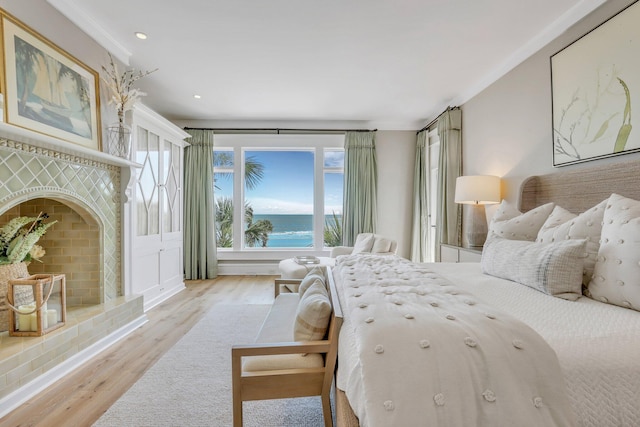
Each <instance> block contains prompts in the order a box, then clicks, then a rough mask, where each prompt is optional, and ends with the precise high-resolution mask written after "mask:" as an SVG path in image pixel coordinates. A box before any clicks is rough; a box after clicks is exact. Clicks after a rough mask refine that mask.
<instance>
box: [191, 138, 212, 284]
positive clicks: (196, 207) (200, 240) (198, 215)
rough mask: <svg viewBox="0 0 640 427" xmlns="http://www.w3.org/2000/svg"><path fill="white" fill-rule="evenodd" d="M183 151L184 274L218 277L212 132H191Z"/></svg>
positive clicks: (197, 277) (194, 277) (202, 277)
mask: <svg viewBox="0 0 640 427" xmlns="http://www.w3.org/2000/svg"><path fill="white" fill-rule="evenodd" d="M187 132H188V133H190V134H191V136H192V137H191V138H190V140H189V141H188V142H189V144H191V145H189V146H187V147H185V151H184V192H183V193H184V273H185V278H186V279H190V280H192V279H213V278H215V277H216V276H217V275H218V260H217V254H216V232H215V229H216V227H215V199H214V195H213V186H214V182H213V131H210V130H204V129H189V130H187Z"/></svg>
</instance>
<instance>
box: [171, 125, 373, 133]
mask: <svg viewBox="0 0 640 427" xmlns="http://www.w3.org/2000/svg"><path fill="white" fill-rule="evenodd" d="M183 129H184V130H212V131H233V132H241V131H247V132H265V131H268V132H276V133H277V134H279V133H280V132H376V131H377V130H378V129H373V130H371V129H286V128H284V129H283V128H194V127H186V126H185V127H184V128H183Z"/></svg>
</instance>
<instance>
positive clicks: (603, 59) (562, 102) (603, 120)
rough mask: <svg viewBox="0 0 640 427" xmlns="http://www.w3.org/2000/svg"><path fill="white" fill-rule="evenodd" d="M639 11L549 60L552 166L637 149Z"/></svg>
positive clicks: (639, 130)
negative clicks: (636, 112) (550, 74)
mask: <svg viewBox="0 0 640 427" xmlns="http://www.w3.org/2000/svg"><path fill="white" fill-rule="evenodd" d="M639 21H640V6H639V5H638V3H635V4H634V5H632V6H630V7H629V8H627V9H626V10H624V11H623V12H621V13H620V14H618V15H616V16H615V17H613V18H612V19H611V20H609V21H607V22H605V23H604V24H602V25H601V26H600V27H598V28H596V29H595V30H593V31H592V32H590V33H588V34H587V35H585V36H584V37H582V38H581V39H579V40H577V41H576V42H574V43H573V44H571V45H569V46H567V47H566V48H565V49H563V50H561V51H560V52H558V53H557V54H555V55H554V56H552V57H551V70H552V91H553V164H554V166H563V165H566V164H571V163H576V162H582V161H587V160H592V159H595V158H599V157H607V156H612V155H617V154H624V153H627V152H631V151H636V150H640V118H639V117H640V116H638V115H637V114H636V115H635V116H634V115H633V107H634V106H635V107H636V108H640V107H639V106H640V56H639V55H637V50H638V44H639V43H640V26H639V25H637V24H636V23H637V22H639Z"/></svg>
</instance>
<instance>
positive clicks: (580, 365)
mask: <svg viewBox="0 0 640 427" xmlns="http://www.w3.org/2000/svg"><path fill="white" fill-rule="evenodd" d="M365 259H367V258H366V257H362V258H361V260H365ZM372 259H375V258H372ZM354 261H355V260H349V259H344V261H343V262H344V264H343V265H340V264H341V263H339V266H338V267H337V268H336V269H335V270H334V277H335V278H336V283H337V285H338V287H339V288H341V294H340V301H341V304H342V305H343V309H344V308H345V306H351V307H356V308H357V307H358V305H357V304H359V303H354V301H355V300H359V299H361V298H363V297H364V294H363V295H361V296H360V297H355V294H356V293H358V292H356V291H354V288H353V287H352V286H350V285H352V284H353V281H352V280H349V277H350V276H351V274H349V271H350V269H351V268H352V267H353V266H349V265H347V264H350V263H352V262H354ZM394 262H397V261H394ZM385 264H386V261H380V265H378V266H366V264H364V265H365V266H366V267H364V270H366V271H364V272H362V271H361V272H360V274H361V275H362V282H361V284H362V286H360V285H356V286H359V288H355V289H361V288H362V287H366V286H367V285H365V283H366V282H369V283H371V282H373V283H374V285H373V286H372V287H371V289H373V290H375V289H377V290H378V293H380V292H379V291H380V290H385V289H399V290H400V289H403V286H404V285H400V284H399V283H398V282H397V280H398V279H400V280H402V279H401V278H402V276H403V275H405V277H406V275H407V274H409V273H406V272H402V271H403V269H404V267H402V268H401V267H399V266H389V265H385ZM402 264H406V267H409V266H410V265H411V264H410V263H408V262H406V261H403V262H402ZM415 266H417V270H418V271H417V272H416V273H411V274H412V275H416V277H417V276H418V275H424V276H431V277H434V278H435V277H440V278H438V279H431V281H434V280H435V282H434V283H435V286H436V287H437V288H442V286H439V285H438V282H442V283H448V284H449V285H447V286H444V288H445V289H451V290H453V289H454V288H455V290H453V292H456V293H457V295H452V294H451V293H449V294H446V291H445V295H442V294H436V295H435V296H434V298H435V297H437V298H447V299H458V300H461V301H462V304H465V302H464V301H474V302H475V304H474V305H473V306H470V307H471V308H475V309H478V308H479V309H480V311H481V312H490V313H493V314H496V313H498V314H499V315H500V317H501V318H502V316H506V317H512V318H517V319H519V320H520V321H522V322H524V323H525V324H526V325H528V327H530V328H532V329H533V330H534V331H535V332H536V333H537V334H539V336H541V337H542V338H544V341H546V343H547V344H549V346H550V347H551V348H552V349H553V351H554V352H555V354H556V355H557V361H558V362H559V369H560V370H561V374H558V372H557V371H556V369H557V368H558V366H557V365H555V363H558V362H555V360H554V361H553V362H552V363H549V362H548V361H545V362H543V363H540V364H539V365H540V366H539V365H536V366H538V368H540V369H542V372H539V374H540V375H542V376H543V377H544V378H548V377H549V376H550V375H551V376H553V375H556V376H557V378H556V379H560V380H561V381H560V382H561V383H562V384H561V386H557V385H555V386H554V387H556V386H557V387H559V388H558V389H557V390H562V391H563V392H565V391H566V394H564V393H560V394H556V395H555V396H553V395H549V394H546V391H545V392H544V393H543V392H536V393H533V394H535V395H536V397H540V398H541V400H538V401H537V402H539V403H543V404H544V405H545V406H544V408H545V409H549V410H551V409H552V408H551V407H549V406H546V405H553V407H555V405H559V407H558V411H562V408H564V406H563V402H567V401H568V404H569V405H570V411H571V414H569V415H566V414H564V413H563V416H565V415H566V416H567V417H571V416H573V417H574V419H575V422H574V423H572V422H570V421H566V423H565V421H561V420H560V421H558V420H557V419H556V420H555V424H553V422H552V421H548V420H544V421H540V420H539V419H538V420H536V418H535V417H536V415H535V414H536V413H537V412H536V411H532V408H533V409H540V408H536V406H535V405H533V406H532V407H528V408H525V411H527V412H525V413H527V414H529V411H532V412H533V414H534V418H531V417H529V416H527V417H525V416H523V415H520V417H519V419H518V420H517V422H513V420H512V419H509V418H508V417H509V416H516V417H517V416H518V414H517V413H516V414H509V413H500V414H495V413H492V414H489V415H487V414H486V413H485V412H484V411H485V409H486V408H487V407H488V408H490V409H493V406H492V405H487V404H488V403H489V402H487V401H486V400H484V399H483V396H482V394H481V395H480V398H478V396H477V391H475V393H476V396H475V397H471V398H469V397H466V398H465V399H464V400H461V401H460V402H459V403H458V402H455V401H453V400H451V399H447V397H448V396H451V395H454V396H459V395H460V393H461V391H460V390H462V389H463V388H464V387H467V386H468V384H467V385H466V384H464V383H463V381H466V382H468V383H471V384H472V386H473V387H477V390H482V389H484V388H485V387H486V388H489V389H491V390H492V391H493V393H494V396H495V397H496V400H495V401H494V402H493V403H498V402H500V403H502V402H501V400H502V398H503V397H504V396H503V394H502V393H500V392H497V391H496V388H497V387H496V386H495V385H493V384H494V383H492V385H491V386H490V387H489V386H484V385H483V384H481V383H482V381H480V382H479V378H480V377H479V376H478V375H476V374H473V373H472V371H471V370H470V369H471V368H468V367H466V366H465V365H463V363H465V364H466V363H467V362H468V361H467V360H461V358H460V356H459V354H460V353H462V352H463V351H464V350H462V351H461V350H460V349H459V348H458V349H457V350H456V351H452V350H449V351H448V352H447V353H446V354H448V355H449V357H448V359H449V361H447V360H445V361H444V364H445V366H444V368H443V367H441V366H439V365H438V366H437V367H429V366H427V367H425V366H424V365H423V364H421V363H422V361H416V360H409V359H407V358H405V357H404V355H401V356H400V359H398V360H399V361H398V362H395V363H394V362H392V363H391V367H385V368H381V367H376V368H375V369H374V372H372V373H367V372H366V368H365V366H364V365H365V364H366V363H368V362H366V359H369V358H370V357H369V356H367V357H366V358H365V359H363V358H362V356H361V355H360V352H361V351H360V350H361V347H362V345H363V344H362V343H363V340H362V339H361V338H358V335H359V334H361V332H362V328H363V326H369V325H372V324H375V323H379V322H378V321H379V320H380V319H379V316H381V315H382V314H374V315H373V316H371V315H368V314H367V315H365V314H364V311H366V309H358V310H360V311H358V310H355V309H354V310H345V318H344V323H343V326H342V330H341V335H340V342H339V347H340V348H339V355H338V360H339V369H338V376H337V386H338V388H340V389H341V390H344V391H345V393H346V395H347V397H348V399H349V402H350V404H351V406H352V408H353V410H354V412H355V414H356V416H358V417H359V419H360V424H361V426H363V427H364V426H375V425H407V426H411V425H519V426H520V425H527V422H530V423H531V425H544V426H548V425H578V426H582V427H608V426H612V427H613V426H637V425H640V407H639V406H640V405H638V402H640V363H639V362H638V361H639V360H640V313H638V312H636V311H633V310H628V309H624V308H621V307H616V306H612V305H608V304H603V303H600V302H597V301H594V300H591V299H589V298H586V297H582V298H580V299H578V300H577V301H567V300H564V299H560V298H555V297H552V296H550V295H546V294H544V293H542V292H539V291H537V290H535V289H532V288H529V287H526V286H522V285H518V284H517V283H514V282H511V281H508V280H503V279H499V278H495V277H492V276H488V275H485V274H482V272H481V269H480V265H479V264H475V263H469V264H464V263H461V264H446V263H434V264H421V265H414V267H415ZM376 271H378V272H379V274H376ZM427 271H428V272H427ZM351 272H353V273H355V271H353V270H351ZM380 275H384V276H386V277H388V278H389V279H390V278H391V277H395V279H390V280H392V281H393V280H396V282H395V283H394V282H389V283H390V284H391V285H390V286H382V287H381V286H380V285H381V284H382V283H381V282H383V281H381V280H377V279H375V280H372V278H373V277H376V276H380ZM367 278H368V279H367ZM409 281H413V279H411V280H409ZM392 283H394V284H392ZM454 283H455V285H451V284H454ZM422 286H423V285H419V287H418V288H417V289H420V288H421V287H422ZM404 289H407V288H404ZM425 291H426V289H425ZM427 292H430V291H427ZM449 292H451V291H449ZM383 295H385V298H387V299H389V300H391V301H393V298H395V297H394V296H393V295H394V294H390V295H387V294H384V293H383ZM416 295H417V294H416ZM447 295H448V296H447ZM417 299H418V298H417V297H416V298H414V300H417ZM400 307H403V306H400ZM429 307H430V308H429ZM411 308H412V310H413V309H414V307H413V305H411ZM415 309H417V307H416V308H415ZM427 309H428V310H431V309H433V307H432V306H428V307H427ZM363 310H364V311H363ZM396 311H398V310H396ZM399 311H400V313H404V312H407V311H406V310H405V311H402V310H399ZM412 312H413V311H412ZM414 316H415V314H414ZM445 316H446V315H445ZM455 316H456V317H457V316H458V314H457V313H456V314H455ZM370 317H373V318H374V320H373V322H371V324H367V323H366V320H367V319H368V318H370ZM415 317H418V316H415ZM445 319H446V317H445ZM404 320H405V321H407V322H408V319H404ZM479 323H480V322H478V325H475V324H472V325H465V327H464V328H463V329H464V330H465V333H467V332H468V331H472V332H474V333H475V331H474V330H473V329H467V327H466V326H479ZM485 323H486V322H485ZM390 329H391V331H389V330H387V331H385V332H383V333H384V334H386V335H390V336H391V337H392V338H393V339H392V340H391V343H395V342H396V341H397V340H400V339H403V337H405V336H406V334H407V331H405V329H406V327H402V328H401V327H392V328H390ZM421 329H422V331H421V332H420V333H419V334H418V335H419V336H422V335H424V333H427V332H425V331H428V333H429V334H430V333H431V331H432V330H433V327H432V326H430V327H426V326H424V327H422V328H421ZM450 334H451V335H453V332H451V333H450ZM500 335H502V333H501V334H500ZM507 336H508V337H509V338H510V337H511V336H512V335H507ZM421 339H429V341H430V343H429V344H430V346H429V348H430V349H431V350H435V349H436V343H438V346H440V344H439V343H440V341H439V340H440V337H438V338H437V340H434V339H433V338H432V335H429V338H421ZM376 340H378V341H379V340H380V338H376V339H374V341H373V342H377V341H376ZM475 340H476V341H477V344H478V345H477V346H476V347H475V348H468V349H465V350H467V352H468V351H469V350H475V349H478V348H479V347H480V348H482V350H483V358H484V359H485V361H488V362H489V363H490V364H491V363H493V362H495V361H496V360H497V359H496V358H497V357H499V356H496V355H495V353H493V350H491V352H486V353H485V352H484V351H485V343H484V339H482V340H480V339H477V338H476V339H475ZM414 341H415V339H414ZM507 341H509V340H507ZM373 342H372V343H371V344H373ZM526 342H527V343H528V345H527V346H526V349H527V350H530V349H531V346H530V344H531V343H532V342H533V338H532V342H531V343H530V342H529V338H527V339H526ZM371 344H369V345H368V346H369V347H370V346H371ZM509 344H511V345H513V342H512V341H511V342H506V347H508V346H509ZM383 345H384V343H383ZM387 345H392V344H387ZM465 345H466V344H465ZM418 347H420V345H419V344H418ZM459 347H460V346H459ZM467 347H468V346H467ZM543 348H544V346H543ZM510 350H511V349H510ZM535 351H538V350H535ZM369 353H371V352H369ZM542 353H543V354H546V350H542ZM373 354H375V355H377V354H376V353H375V346H374V352H373ZM383 354H385V355H386V354H388V351H387V347H386V346H385V347H384V353H383ZM516 354H517V353H516ZM444 359H447V357H444ZM534 359H535V360H531V361H532V362H536V363H538V362H540V361H541V359H539V356H538V355H536V357H534ZM430 360H431V359H430ZM500 360H501V362H502V361H505V363H501V366H500V367H499V369H498V375H505V373H506V372H509V374H508V375H511V376H512V377H513V378H514V379H515V382H517V383H519V384H520V386H522V389H520V390H517V391H514V392H513V393H512V395H509V396H507V399H508V400H509V401H511V400H516V401H517V400H518V397H516V395H518V396H520V395H521V396H527V397H528V396H530V395H532V393H530V392H529V390H528V387H544V384H542V385H540V384H537V383H532V382H531V381H532V380H531V378H527V375H531V372H529V371H528V370H527V369H524V370H523V369H522V367H518V366H515V367H512V366H510V365H509V364H508V363H506V362H507V361H508V362H509V363H511V362H512V360H511V359H510V358H508V359H500ZM440 363H441V361H440V360H438V364H440ZM448 364H450V365H451V366H447V365H448ZM508 365H509V366H508ZM456 366H457V368H456V369H455V370H453V369H454V367H456ZM538 368H536V369H538ZM487 369H488V372H489V373H490V374H491V373H492V371H491V369H492V366H489V367H487ZM511 369H515V370H513V371H512V370H511ZM452 370H453V371H452ZM376 371H377V373H376ZM400 371H404V372H406V373H407V376H408V379H407V378H402V377H400V373H399V372H400ZM451 373H453V374H455V375H456V377H455V378H456V379H455V381H453V382H451V383H449V384H447V383H443V381H444V380H446V378H447V377H449V375H450V374H451ZM458 373H459V374H460V375H457V374H458ZM376 376H377V378H376V379H374V380H373V381H374V384H376V385H375V386H374V389H375V391H374V392H373V393H374V394H373V395H371V394H370V392H369V391H367V390H368V389H369V388H370V387H369V385H368V384H367V383H370V381H371V378H370V377H374V378H375V377H376ZM489 378H491V377H489ZM538 379H539V378H538ZM545 381H546V379H545ZM425 384H428V386H425ZM414 386H415V387H417V388H416V389H413V392H410V393H409V394H410V395H412V396H410V398H411V399H413V398H414V397H415V398H416V400H417V401H418V402H419V403H421V405H422V406H419V407H418V408H417V410H416V411H414V412H412V413H410V414H409V415H407V418H406V419H405V420H404V423H395V422H391V423H388V422H385V418H386V417H389V416H394V417H395V416H398V412H400V411H401V408H402V404H401V403H400V402H398V401H397V399H398V398H397V397H395V395H394V397H388V396H387V395H386V394H387V393H396V391H397V390H396V389H395V388H399V389H409V390H411V389H412V387H414ZM443 387H444V388H446V389H447V392H446V393H445V392H442V393H441V394H442V395H443V396H444V399H445V400H444V405H442V406H438V404H437V402H436V400H435V399H434V395H437V394H438V392H437V389H438V388H443ZM557 390H556V391H557ZM430 394H431V395H430ZM565 396H566V398H565ZM529 399H530V398H529ZM533 399H534V400H530V401H531V402H536V400H535V397H534V398H533ZM483 400H484V402H483ZM524 400H527V399H526V398H525V399H524ZM385 402H390V403H388V405H389V404H391V406H390V407H389V408H385ZM516 403H517V402H516ZM454 404H456V405H457V404H459V405H460V408H456V413H455V414H454V415H455V416H456V417H470V418H467V419H462V418H457V419H453V420H452V419H447V420H445V421H442V420H441V419H439V418H434V417H437V416H440V415H442V414H441V413H438V411H440V412H442V409H445V408H446V409H451V408H453V407H454V406H453V405H454ZM510 404H511V403H510ZM376 406H377V408H375V407H376ZM372 407H374V409H372ZM380 407H382V409H380ZM387 409H392V410H391V411H389V410H387ZM458 410H459V412H460V413H457V412H458ZM561 413H562V412H561ZM374 414H375V415H374ZM546 415H548V416H551V414H546ZM484 416H496V417H498V418H497V419H494V421H493V422H489V421H487V422H485V421H486V419H483V418H481V417H484ZM472 417H475V418H473V419H472ZM433 420H435V421H433ZM526 420H531V421H526Z"/></svg>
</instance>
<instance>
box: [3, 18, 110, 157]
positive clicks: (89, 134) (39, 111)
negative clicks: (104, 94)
mask: <svg viewBox="0 0 640 427" xmlns="http://www.w3.org/2000/svg"><path fill="white" fill-rule="evenodd" d="M0 12H2V16H1V18H2V51H3V55H2V63H3V67H2V68H3V75H2V77H3V79H2V93H3V95H4V120H5V122H6V123H9V124H11V125H15V126H19V127H22V128H25V129H29V130H32V131H35V132H39V133H42V134H46V135H50V136H53V137H56V138H59V139H62V140H65V141H69V142H72V143H75V144H78V145H82V146H84V147H88V148H92V149H95V150H100V149H101V147H100V144H101V126H100V114H99V111H100V101H99V99H100V98H99V87H98V85H99V77H98V73H97V72H96V71H94V70H92V69H91V68H89V67H88V66H86V65H85V64H83V63H82V62H80V61H78V60H77V59H75V58H74V57H73V56H71V55H70V54H68V53H67V52H65V51H63V50H62V49H60V48H59V47H57V46H56V45H54V44H53V43H51V42H50V41H48V40H47V39H45V38H44V37H42V36H40V35H39V34H37V33H36V32H34V31H33V30H31V29H30V28H28V27H27V26H26V25H24V24H23V23H21V22H20V21H18V20H17V19H15V18H13V17H12V16H10V15H8V14H6V13H5V12H4V11H2V10H0Z"/></svg>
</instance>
